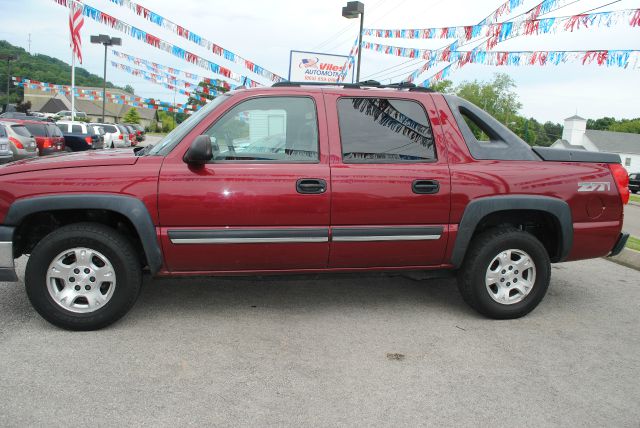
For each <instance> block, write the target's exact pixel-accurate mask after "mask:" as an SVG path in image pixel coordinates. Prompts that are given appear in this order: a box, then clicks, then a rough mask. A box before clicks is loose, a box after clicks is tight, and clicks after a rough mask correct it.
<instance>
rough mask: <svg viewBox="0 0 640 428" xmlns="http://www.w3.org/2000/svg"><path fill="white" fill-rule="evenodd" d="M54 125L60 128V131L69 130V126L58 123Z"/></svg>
mask: <svg viewBox="0 0 640 428" xmlns="http://www.w3.org/2000/svg"><path fill="white" fill-rule="evenodd" d="M56 126H57V127H58V129H60V131H61V132H67V131H68V130H69V127H68V126H67V125H62V124H58V125H56Z"/></svg>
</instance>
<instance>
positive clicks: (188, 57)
mask: <svg viewBox="0 0 640 428" xmlns="http://www.w3.org/2000/svg"><path fill="white" fill-rule="evenodd" d="M53 1H54V2H55V3H57V4H59V5H60V6H64V7H67V8H72V7H73V6H74V5H76V7H81V8H82V14H83V15H84V16H86V17H88V18H90V19H92V20H94V21H96V22H99V23H101V24H104V25H106V26H108V27H110V28H112V29H114V30H117V31H120V32H122V33H124V34H126V35H128V36H130V37H132V38H134V39H138V40H140V41H142V42H144V43H146V44H148V45H151V46H153V47H155V48H157V49H160V50H162V51H165V52H167V53H170V54H171V55H174V56H176V57H178V58H180V59H182V60H184V61H187V62H189V63H191V64H195V65H197V66H198V67H202V68H205V69H207V70H209V71H210V72H211V73H214V74H217V75H220V76H223V77H225V78H228V79H232V80H235V81H236V82H240V84H241V85H243V86H249V87H258V86H264V85H262V84H261V83H259V82H257V81H255V80H252V79H250V78H249V77H247V76H244V75H241V74H239V73H236V72H234V71H232V70H230V69H228V68H226V67H223V66H221V65H219V64H216V63H214V62H211V61H209V60H207V59H205V58H202V57H200V56H198V55H196V54H194V53H192V52H189V51H187V50H185V49H182V48H180V47H178V46H175V45H173V44H171V43H169V42H166V41H164V40H162V39H160V38H158V37H156V36H154V35H152V34H150V33H147V32H146V31H143V30H140V29H139V28H136V27H134V26H132V25H129V24H127V23H126V22H124V21H121V20H119V19H117V18H115V17H113V16H111V15H108V14H106V13H104V12H102V11H100V10H98V9H96V8H94V7H91V6H89V5H86V4H83V3H81V2H79V1H77V0H53Z"/></svg>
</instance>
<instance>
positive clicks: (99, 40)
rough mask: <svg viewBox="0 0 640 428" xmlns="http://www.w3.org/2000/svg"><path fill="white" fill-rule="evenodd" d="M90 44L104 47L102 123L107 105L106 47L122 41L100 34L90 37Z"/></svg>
mask: <svg viewBox="0 0 640 428" xmlns="http://www.w3.org/2000/svg"><path fill="white" fill-rule="evenodd" d="M91 43H95V44H102V45H104V74H103V75H102V123H104V112H105V109H106V103H107V47H109V46H120V45H122V39H121V38H119V37H109V36H108V35H106V34H100V35H98V36H91Z"/></svg>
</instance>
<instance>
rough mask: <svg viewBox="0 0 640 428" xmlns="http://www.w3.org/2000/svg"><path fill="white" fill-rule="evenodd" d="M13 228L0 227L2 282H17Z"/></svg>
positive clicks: (0, 272) (0, 275)
mask: <svg viewBox="0 0 640 428" xmlns="http://www.w3.org/2000/svg"><path fill="white" fill-rule="evenodd" d="M13 231H14V228H13V227H7V226H0V282H17V281H18V275H16V267H15V264H14V262H13Z"/></svg>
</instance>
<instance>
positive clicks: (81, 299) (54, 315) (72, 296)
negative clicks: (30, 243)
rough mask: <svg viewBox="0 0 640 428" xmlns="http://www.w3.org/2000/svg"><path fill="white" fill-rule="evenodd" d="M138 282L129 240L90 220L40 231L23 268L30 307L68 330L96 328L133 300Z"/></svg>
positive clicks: (113, 318)
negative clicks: (40, 235) (40, 238)
mask: <svg viewBox="0 0 640 428" xmlns="http://www.w3.org/2000/svg"><path fill="white" fill-rule="evenodd" d="M141 282H142V272H141V267H140V262H139V259H138V257H137V255H136V252H135V250H134V248H133V246H132V245H131V243H130V242H129V241H128V240H127V239H126V238H125V237H124V236H122V235H121V234H120V233H119V232H117V231H116V230H114V229H112V228H109V227H107V226H104V225H101V224H95V223H77V224H72V225H69V226H64V227H61V228H60V229H57V230H55V231H54V232H52V233H50V234H49V235H47V236H46V237H44V238H43V239H42V240H41V241H40V242H39V243H38V245H36V247H35V248H34V249H33V251H32V253H31V256H30V257H29V261H28V262H27V269H26V274H25V287H26V290H27V295H28V297H29V300H30V301H31V304H32V305H33V307H34V308H35V309H36V311H38V313H39V314H40V315H41V316H42V317H43V318H44V319H46V320H47V321H49V322H50V323H52V324H54V325H57V326H58V327H62V328H65V329H69V330H96V329H99V328H102V327H106V326H108V325H109V324H112V323H113V322H115V321H117V320H118V319H120V318H121V317H122V316H123V315H125V314H126V313H127V311H129V309H131V307H132V306H133V304H134V303H135V301H136V299H137V297H138V294H139V292H140V284H141Z"/></svg>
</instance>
